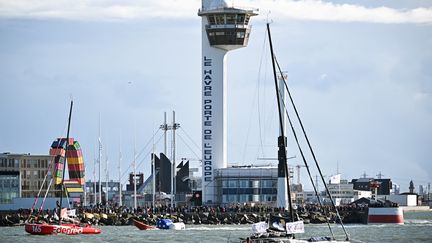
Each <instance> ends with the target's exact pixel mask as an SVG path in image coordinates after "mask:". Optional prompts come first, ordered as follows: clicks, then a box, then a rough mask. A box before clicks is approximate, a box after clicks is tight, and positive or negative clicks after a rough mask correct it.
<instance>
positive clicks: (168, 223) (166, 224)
mask: <svg viewBox="0 0 432 243" xmlns="http://www.w3.org/2000/svg"><path fill="white" fill-rule="evenodd" d="M156 227H157V228H158V229H173V230H184V229H186V226H185V224H184V223H183V222H177V223H173V221H172V220H171V219H161V220H159V221H158V222H157V223H156Z"/></svg>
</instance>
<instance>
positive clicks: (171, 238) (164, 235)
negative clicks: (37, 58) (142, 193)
mask: <svg viewBox="0 0 432 243" xmlns="http://www.w3.org/2000/svg"><path fill="white" fill-rule="evenodd" d="M101 228H102V234H100V235H74V236H68V235H51V236H37V235H30V234H27V233H26V232H25V231H24V227H3V228H0V242H14V243H20V242H200V243H202V242H239V241H240V240H239V239H240V237H247V236H248V235H249V234H250V233H251V227H250V225H219V226H203V225H187V226H186V230H181V231H174V230H153V231H140V230H138V229H137V228H135V227H134V226H105V227H101ZM332 228H333V231H334V233H335V235H336V236H337V238H338V239H340V240H343V239H344V234H343V231H342V228H341V227H340V226H332ZM346 229H347V231H348V233H349V234H350V236H351V239H352V240H355V241H356V242H432V212H408V213H405V224H404V225H388V224H387V225H386V224H382V225H360V224H359V225H346ZM305 231H306V233H305V234H303V235H301V236H299V237H300V238H308V237H311V236H328V235H329V234H330V233H329V230H328V227H327V225H305Z"/></svg>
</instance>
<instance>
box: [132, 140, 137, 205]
mask: <svg viewBox="0 0 432 243" xmlns="http://www.w3.org/2000/svg"><path fill="white" fill-rule="evenodd" d="M133 159H134V160H133V185H134V209H135V210H136V209H137V188H136V135H135V134H134V158H133Z"/></svg>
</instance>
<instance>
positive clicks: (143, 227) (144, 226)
mask: <svg viewBox="0 0 432 243" xmlns="http://www.w3.org/2000/svg"><path fill="white" fill-rule="evenodd" d="M133 223H134V225H135V227H137V228H138V229H140V230H154V229H156V227H154V226H151V225H148V224H145V223H143V222H140V221H138V220H135V219H134V220H133Z"/></svg>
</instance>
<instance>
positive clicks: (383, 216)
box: [368, 207, 404, 224]
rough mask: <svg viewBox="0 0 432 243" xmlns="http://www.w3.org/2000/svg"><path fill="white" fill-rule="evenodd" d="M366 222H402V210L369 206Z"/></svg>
mask: <svg viewBox="0 0 432 243" xmlns="http://www.w3.org/2000/svg"><path fill="white" fill-rule="evenodd" d="M368 224H404V217H403V210H402V208H399V207H394V208H386V207H384V208H369V211H368Z"/></svg>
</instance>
